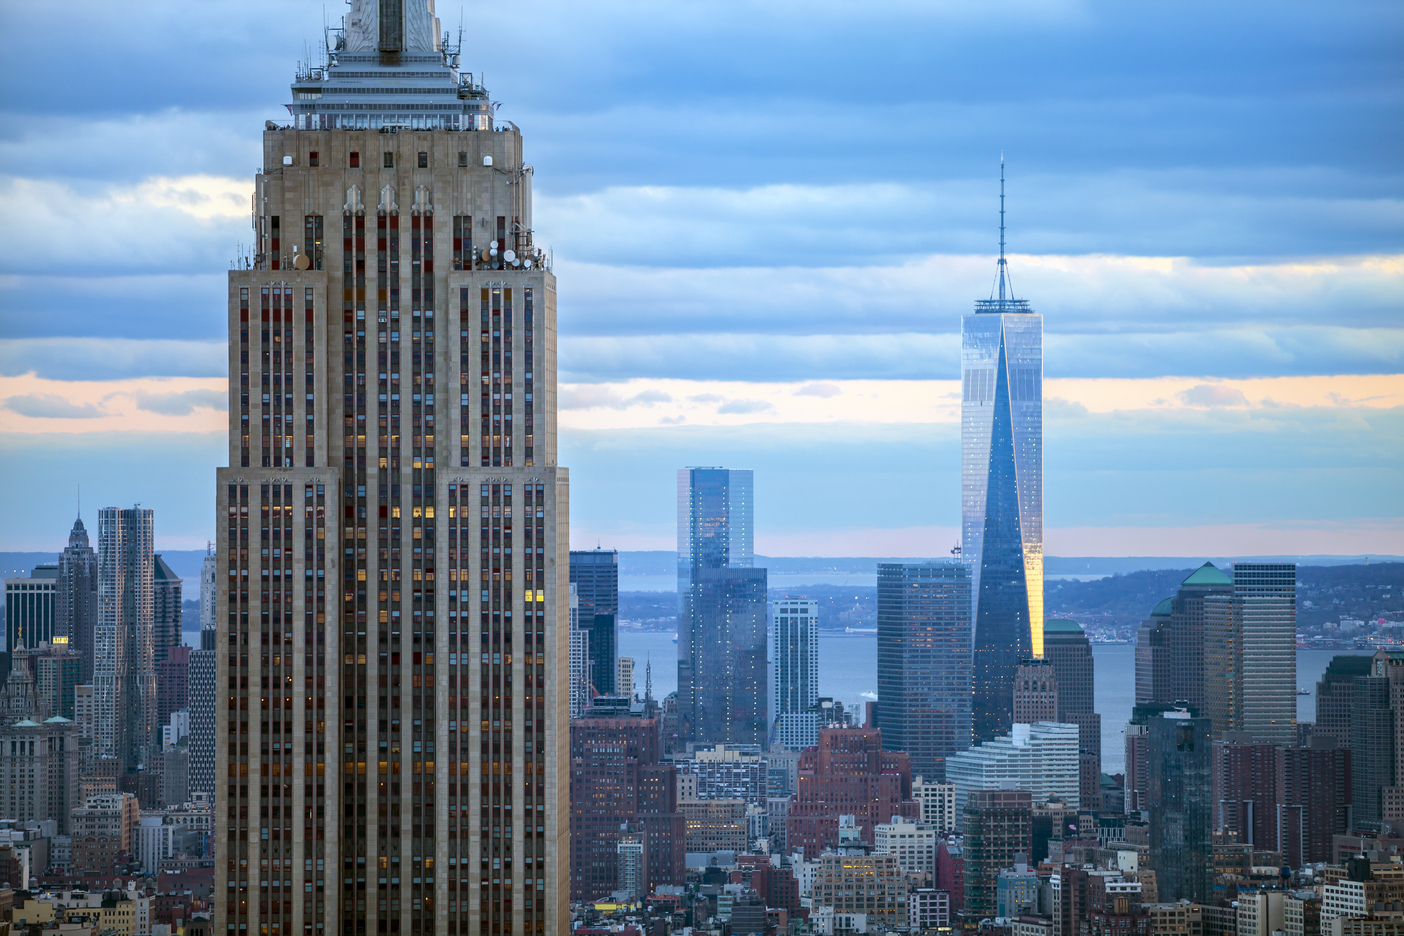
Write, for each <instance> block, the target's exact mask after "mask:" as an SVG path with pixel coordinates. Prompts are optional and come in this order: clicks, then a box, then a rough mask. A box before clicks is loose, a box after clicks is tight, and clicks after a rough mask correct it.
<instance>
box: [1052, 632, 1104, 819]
mask: <svg viewBox="0 0 1404 936" xmlns="http://www.w3.org/2000/svg"><path fill="white" fill-rule="evenodd" d="M1043 659H1044V660H1045V661H1046V662H1047V663H1048V665H1049V666H1051V667H1053V673H1054V676H1055V677H1056V679H1057V682H1058V718H1057V720H1058V721H1060V722H1063V723H1064V724H1067V725H1077V738H1078V741H1077V746H1078V777H1079V780H1078V784H1079V789H1080V794H1079V800H1078V801H1079V803H1080V804H1081V805H1082V808H1083V809H1091V810H1100V809H1101V808H1102V716H1101V715H1099V714H1097V713H1096V712H1095V711H1094V710H1093V706H1094V705H1095V701H1094V700H1095V698H1096V682H1097V680H1096V669H1095V664H1094V661H1093V659H1092V644H1091V642H1090V641H1088V639H1087V635H1086V634H1085V633H1083V631H1082V627H1081V626H1080V625H1079V624H1078V623H1077V622H1076V621H1071V620H1068V619H1067V618H1053V619H1051V620H1049V621H1047V622H1046V623H1045V625H1044V628H1043Z"/></svg>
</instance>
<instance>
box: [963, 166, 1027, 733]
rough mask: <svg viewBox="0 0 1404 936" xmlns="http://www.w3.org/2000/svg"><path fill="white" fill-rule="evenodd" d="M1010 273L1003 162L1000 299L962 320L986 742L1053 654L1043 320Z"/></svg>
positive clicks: (966, 538)
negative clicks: (1019, 672)
mask: <svg viewBox="0 0 1404 936" xmlns="http://www.w3.org/2000/svg"><path fill="white" fill-rule="evenodd" d="M1007 273H1008V271H1007V266H1006V261H1005V259H1004V165H1003V162H1001V164H1000V194H999V263H998V289H999V295H998V298H995V297H994V296H991V298H989V299H982V300H979V301H977V302H976V303H975V311H974V313H972V314H969V315H966V316H965V317H964V318H963V319H962V322H961V446H960V448H961V556H962V558H963V559H964V560H965V561H966V562H967V563H969V565H970V569H971V598H972V602H973V613H974V647H973V657H972V664H973V686H974V706H973V726H974V734H975V740H976V741H987V740H990V739H992V738H995V737H997V736H998V735H1000V734H1002V733H1004V732H1006V731H1008V730H1009V726H1010V724H1011V721H1010V712H1011V710H1012V708H1013V687H1014V667H1015V666H1017V665H1018V663H1019V661H1020V660H1022V659H1026V658H1028V657H1030V656H1042V655H1043V317H1042V316H1040V315H1038V314H1037V313H1035V312H1034V311H1033V309H1032V308H1031V307H1030V305H1029V303H1028V302H1027V301H1026V300H1023V299H1015V298H1013V296H1012V285H1011V284H1010V283H1009V280H1008V276H1007ZM1006 292H1008V293H1009V294H1010V295H1009V296H1006Z"/></svg>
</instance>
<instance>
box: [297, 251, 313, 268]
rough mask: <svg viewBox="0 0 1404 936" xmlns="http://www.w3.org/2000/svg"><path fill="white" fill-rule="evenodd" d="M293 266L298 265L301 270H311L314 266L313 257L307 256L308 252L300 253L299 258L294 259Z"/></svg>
mask: <svg viewBox="0 0 1404 936" xmlns="http://www.w3.org/2000/svg"><path fill="white" fill-rule="evenodd" d="M293 266H295V267H297V268H298V269H299V270H310V269H311V268H312V258H311V257H309V256H307V254H298V255H297V259H295V260H294V261H293Z"/></svg>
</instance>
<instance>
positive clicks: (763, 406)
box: [717, 400, 775, 413]
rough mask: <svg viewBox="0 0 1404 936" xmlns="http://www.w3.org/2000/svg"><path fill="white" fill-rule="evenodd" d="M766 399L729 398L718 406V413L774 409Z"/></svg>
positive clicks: (759, 411) (756, 411) (754, 411)
mask: <svg viewBox="0 0 1404 936" xmlns="http://www.w3.org/2000/svg"><path fill="white" fill-rule="evenodd" d="M774 408H775V407H773V406H772V405H771V404H769V403H767V402H766V401H764V400H729V401H727V402H726V403H723V404H722V405H721V406H719V407H717V412H718V413H764V412H767V411H769V410H772V409H774Z"/></svg>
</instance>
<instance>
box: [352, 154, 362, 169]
mask: <svg viewBox="0 0 1404 936" xmlns="http://www.w3.org/2000/svg"><path fill="white" fill-rule="evenodd" d="M351 168H352V169H359V168H361V154H360V153H352V154H351Z"/></svg>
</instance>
